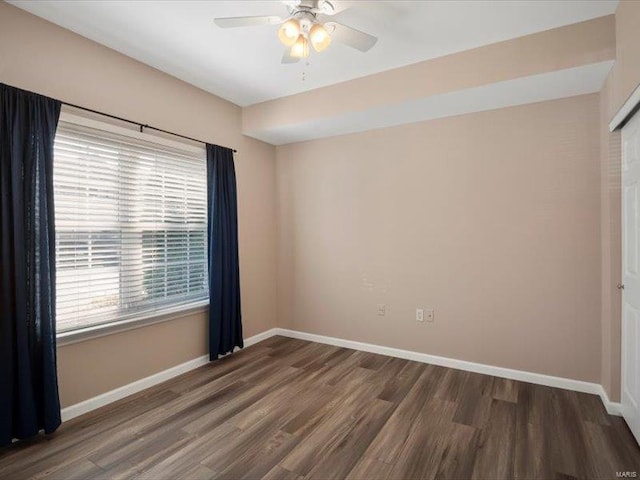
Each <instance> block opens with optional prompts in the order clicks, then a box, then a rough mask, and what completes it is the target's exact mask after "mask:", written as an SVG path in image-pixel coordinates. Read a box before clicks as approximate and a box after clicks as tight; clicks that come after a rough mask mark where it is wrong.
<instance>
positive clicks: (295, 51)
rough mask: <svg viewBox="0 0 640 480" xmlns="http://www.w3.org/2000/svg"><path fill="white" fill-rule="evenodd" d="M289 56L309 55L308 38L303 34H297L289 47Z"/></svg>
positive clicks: (300, 56) (305, 56)
mask: <svg viewBox="0 0 640 480" xmlns="http://www.w3.org/2000/svg"><path fill="white" fill-rule="evenodd" d="M291 56H292V57H294V58H307V57H308V56H309V40H307V39H306V38H305V36H304V35H302V34H300V35H298V39H297V40H296V43H294V44H293V46H292V47H291Z"/></svg>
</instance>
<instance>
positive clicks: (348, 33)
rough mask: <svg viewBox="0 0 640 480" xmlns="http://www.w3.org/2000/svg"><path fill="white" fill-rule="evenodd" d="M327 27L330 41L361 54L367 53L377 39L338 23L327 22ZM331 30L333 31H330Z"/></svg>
mask: <svg viewBox="0 0 640 480" xmlns="http://www.w3.org/2000/svg"><path fill="white" fill-rule="evenodd" d="M325 25H326V26H329V28H330V30H329V35H331V39H332V40H336V41H337V42H340V43H344V44H345V45H347V46H349V47H351V48H355V49H356V50H360V51H361V52H367V51H369V50H370V49H371V47H373V46H374V45H375V44H376V42H377V41H378V39H377V38H376V37H374V36H373V35H369V34H368V33H364V32H361V31H360V30H356V29H355V28H351V27H347V26H346V25H342V24H341V23H338V22H328V23H326V24H325ZM331 29H333V30H331Z"/></svg>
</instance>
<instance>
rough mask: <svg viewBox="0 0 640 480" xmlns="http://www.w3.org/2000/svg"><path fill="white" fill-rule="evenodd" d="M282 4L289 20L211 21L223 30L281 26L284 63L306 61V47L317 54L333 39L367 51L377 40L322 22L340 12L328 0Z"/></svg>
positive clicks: (245, 18) (278, 18) (243, 19)
mask: <svg viewBox="0 0 640 480" xmlns="http://www.w3.org/2000/svg"><path fill="white" fill-rule="evenodd" d="M282 3H284V4H285V5H286V6H287V8H288V9H289V17H287V18H286V19H281V18H280V17H275V16H258V17H230V18H216V19H215V20H214V21H215V23H216V25H218V26H219V27H222V28H233V27H250V26H257V25H274V24H275V25H277V24H280V28H279V29H278V38H279V39H280V42H281V43H282V44H283V45H284V46H285V47H287V50H285V53H284V55H283V57H282V63H284V64H289V63H295V62H298V61H299V60H300V59H302V58H307V57H308V56H309V53H310V48H309V45H311V46H313V49H314V50H315V51H316V52H322V51H324V50H326V49H327V47H328V46H329V45H330V44H331V42H332V40H336V41H337V42H340V43H343V44H344V45H347V46H349V47H352V48H355V49H356V50H360V51H361V52H366V51H368V50H369V49H371V47H373V46H374V45H375V43H376V42H377V41H378V39H377V38H376V37H374V36H372V35H369V34H367V33H364V32H361V31H359V30H356V29H355V28H351V27H348V26H346V25H343V24H341V23H338V22H335V21H333V20H330V21H324V19H323V17H324V16H331V15H335V14H336V13H339V10H338V9H336V7H335V6H334V4H333V3H332V2H330V1H328V0H283V1H282ZM343 10H344V9H343ZM343 10H340V11H343Z"/></svg>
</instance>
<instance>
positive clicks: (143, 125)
mask: <svg viewBox="0 0 640 480" xmlns="http://www.w3.org/2000/svg"><path fill="white" fill-rule="evenodd" d="M60 103H62V104H63V105H66V106H68V107H73V108H78V109H80V110H84V111H85V112H91V113H96V114H98V115H102V116H104V117H109V118H113V119H114V120H120V121H121V122H126V123H131V124H133V125H138V126H139V127H140V133H142V131H143V130H144V129H145V128H148V129H149V130H155V131H156V132H162V133H166V134H168V135H173V136H174V137H180V138H184V139H185V140H191V141H192V142H198V143H205V144H206V143H208V142H203V141H202V140H198V139H197V138H192V137H187V136H186V135H180V134H179V133H174V132H170V131H168V130H163V129H162V128H157V127H152V126H151V125H146V124H144V123H140V122H134V121H133V120H129V119H127V118H122V117H118V116H116V115H111V114H109V113H104V112H99V111H98V110H92V109H91V108H86V107H81V106H80V105H74V104H73V103H69V102H60ZM224 148H228V147H224ZM230 150H232V151H233V153H237V152H238V151H237V150H236V149H235V148H231V149H230Z"/></svg>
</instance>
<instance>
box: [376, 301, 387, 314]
mask: <svg viewBox="0 0 640 480" xmlns="http://www.w3.org/2000/svg"><path fill="white" fill-rule="evenodd" d="M386 313H387V307H386V305H385V304H384V303H379V304H378V315H379V316H381V317H384V315H385V314H386Z"/></svg>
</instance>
